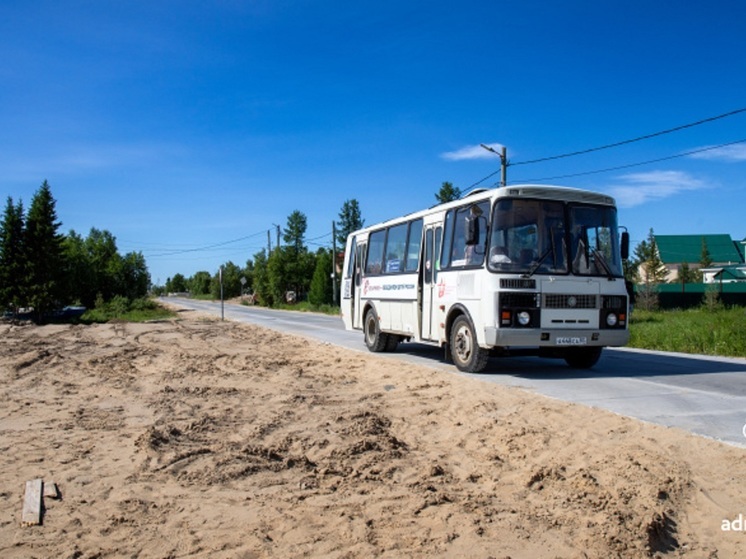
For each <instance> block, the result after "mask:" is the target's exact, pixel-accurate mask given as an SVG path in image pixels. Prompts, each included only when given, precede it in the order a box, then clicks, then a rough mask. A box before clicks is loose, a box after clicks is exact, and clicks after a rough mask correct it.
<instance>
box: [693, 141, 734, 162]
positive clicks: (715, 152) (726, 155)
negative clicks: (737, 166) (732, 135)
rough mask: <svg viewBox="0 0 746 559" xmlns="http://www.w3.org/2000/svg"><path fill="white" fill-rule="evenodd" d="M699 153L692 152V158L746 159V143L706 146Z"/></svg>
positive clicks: (717, 159) (712, 159)
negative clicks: (716, 146) (717, 146)
mask: <svg viewBox="0 0 746 559" xmlns="http://www.w3.org/2000/svg"><path fill="white" fill-rule="evenodd" d="M700 150H707V151H699V153H692V154H691V155H690V156H689V157H691V158H692V159H707V160H711V161H746V144H733V145H730V146H723V147H719V148H715V147H713V148H710V147H708V146H704V147H702V148H700Z"/></svg>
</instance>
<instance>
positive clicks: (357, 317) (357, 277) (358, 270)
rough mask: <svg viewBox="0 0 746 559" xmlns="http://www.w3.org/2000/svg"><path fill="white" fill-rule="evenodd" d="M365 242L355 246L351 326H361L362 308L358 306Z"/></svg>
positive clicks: (359, 327) (360, 327)
mask: <svg viewBox="0 0 746 559" xmlns="http://www.w3.org/2000/svg"><path fill="white" fill-rule="evenodd" d="M366 246H367V245H366V243H358V244H357V246H356V247H355V249H354V250H355V256H354V258H355V267H354V268H353V270H354V271H353V276H352V327H353V328H357V329H362V328H363V317H362V316H361V314H362V312H363V309H362V308H361V307H360V292H361V291H362V285H363V265H364V262H363V257H364V256H365V247H366Z"/></svg>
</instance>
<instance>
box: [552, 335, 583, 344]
mask: <svg viewBox="0 0 746 559" xmlns="http://www.w3.org/2000/svg"><path fill="white" fill-rule="evenodd" d="M556 343H557V345H587V344H588V338H586V337H585V336H582V337H580V336H564V337H558V338H557V341H556Z"/></svg>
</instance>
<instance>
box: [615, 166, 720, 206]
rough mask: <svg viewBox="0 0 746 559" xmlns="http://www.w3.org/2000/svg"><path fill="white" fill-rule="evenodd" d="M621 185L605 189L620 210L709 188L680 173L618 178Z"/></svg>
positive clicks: (664, 172)
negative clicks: (680, 193)
mask: <svg viewBox="0 0 746 559" xmlns="http://www.w3.org/2000/svg"><path fill="white" fill-rule="evenodd" d="M619 178H620V179H621V181H622V184H618V185H614V186H611V187H610V188H608V189H606V190H607V192H608V193H609V194H610V195H612V196H613V197H614V198H615V199H616V201H617V204H618V205H619V206H620V207H622V208H631V207H634V206H639V205H641V204H645V203H647V202H652V201H656V200H662V199H663V198H669V197H671V196H675V195H676V194H678V193H679V192H683V191H689V190H701V189H704V188H709V185H708V184H707V183H705V182H704V181H702V180H700V179H697V178H695V177H693V176H691V175H689V174H687V173H683V172H681V171H652V172H650V173H632V174H629V175H623V176H621V177H619Z"/></svg>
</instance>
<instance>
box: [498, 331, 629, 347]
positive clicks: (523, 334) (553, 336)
mask: <svg viewBox="0 0 746 559" xmlns="http://www.w3.org/2000/svg"><path fill="white" fill-rule="evenodd" d="M484 335H485V343H486V344H487V345H488V346H490V347H554V348H562V347H573V346H575V347H583V346H591V347H594V346H595V347H598V346H601V347H607V346H608V347H619V346H624V345H626V344H627V342H628V341H629V330H626V329H618V330H581V329H572V330H571V329H568V330H542V329H540V328H531V329H528V328H526V329H520V328H491V327H490V328H485V329H484Z"/></svg>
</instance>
